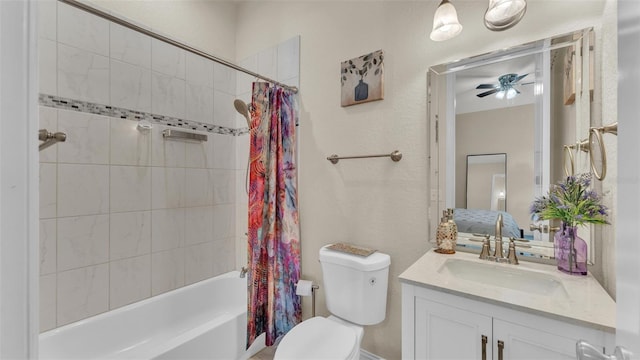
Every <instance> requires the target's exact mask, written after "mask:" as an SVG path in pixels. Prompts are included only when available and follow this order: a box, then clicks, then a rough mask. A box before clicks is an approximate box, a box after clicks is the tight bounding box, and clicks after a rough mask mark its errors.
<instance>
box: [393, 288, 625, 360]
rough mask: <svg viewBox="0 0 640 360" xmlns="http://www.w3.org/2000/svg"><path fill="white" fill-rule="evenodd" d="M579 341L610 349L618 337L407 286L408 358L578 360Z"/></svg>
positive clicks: (404, 332)
mask: <svg viewBox="0 0 640 360" xmlns="http://www.w3.org/2000/svg"><path fill="white" fill-rule="evenodd" d="M523 296H527V295H526V294H524V295H523ZM580 339H583V340H587V341H589V342H590V343H592V344H594V345H596V344H597V346H602V347H603V348H605V347H608V346H611V344H612V342H613V335H612V334H611V333H609V332H607V331H604V330H600V329H597V328H594V327H589V326H584V325H579V324H576V323H572V322H571V321H567V319H560V318H557V319H554V318H550V317H546V316H541V315H537V314H534V313H530V312H526V311H522V310H519V309H515V308H510V307H509V306H505V305H503V304H499V303H496V302H492V301H487V300H486V299H478V298H473V297H472V298H468V297H465V296H461V295H457V294H455V293H449V292H446V291H441V290H435V289H432V288H428V287H423V286H420V285H419V284H411V283H403V284H402V358H403V359H478V360H480V359H500V360H501V359H505V360H508V359H575V356H576V355H575V354H576V352H575V346H576V342H577V341H578V340H580ZM612 349H613V347H611V349H610V350H612ZM609 352H610V351H609Z"/></svg>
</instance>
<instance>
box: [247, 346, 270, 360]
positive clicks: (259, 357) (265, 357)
mask: <svg viewBox="0 0 640 360" xmlns="http://www.w3.org/2000/svg"><path fill="white" fill-rule="evenodd" d="M275 352H276V347H275V346H270V347H266V348H264V349H262V350H261V351H260V352H258V353H257V354H255V355H253V356H252V357H250V358H249V360H273V354H275Z"/></svg>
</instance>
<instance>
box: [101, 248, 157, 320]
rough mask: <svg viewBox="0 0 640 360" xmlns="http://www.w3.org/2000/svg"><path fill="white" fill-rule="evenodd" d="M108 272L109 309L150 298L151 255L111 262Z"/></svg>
mask: <svg viewBox="0 0 640 360" xmlns="http://www.w3.org/2000/svg"><path fill="white" fill-rule="evenodd" d="M109 270H110V275H109V279H110V286H109V298H110V301H109V304H110V307H111V309H115V308H118V307H121V306H124V305H127V304H131V303H133V302H136V301H139V300H142V299H146V298H148V297H149V296H151V255H144V256H139V257H134V258H129V259H122V260H117V261H112V262H111V264H110V266H109Z"/></svg>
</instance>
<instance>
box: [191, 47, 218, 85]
mask: <svg viewBox="0 0 640 360" xmlns="http://www.w3.org/2000/svg"><path fill="white" fill-rule="evenodd" d="M186 60H187V83H190V84H194V85H201V86H204V87H209V88H213V64H214V63H213V61H211V60H208V59H205V58H203V57H202V56H199V55H195V54H192V53H187V54H186Z"/></svg>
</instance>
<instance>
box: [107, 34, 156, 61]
mask: <svg viewBox="0 0 640 360" xmlns="http://www.w3.org/2000/svg"><path fill="white" fill-rule="evenodd" d="M110 50H111V54H110V56H111V58H112V59H116V60H120V61H124V62H126V63H128V64H131V65H135V66H140V67H143V68H145V69H151V38H150V37H149V36H147V35H144V34H141V33H139V32H137V31H133V30H130V29H127V28H125V27H123V26H120V25H118V24H114V23H110Z"/></svg>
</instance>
